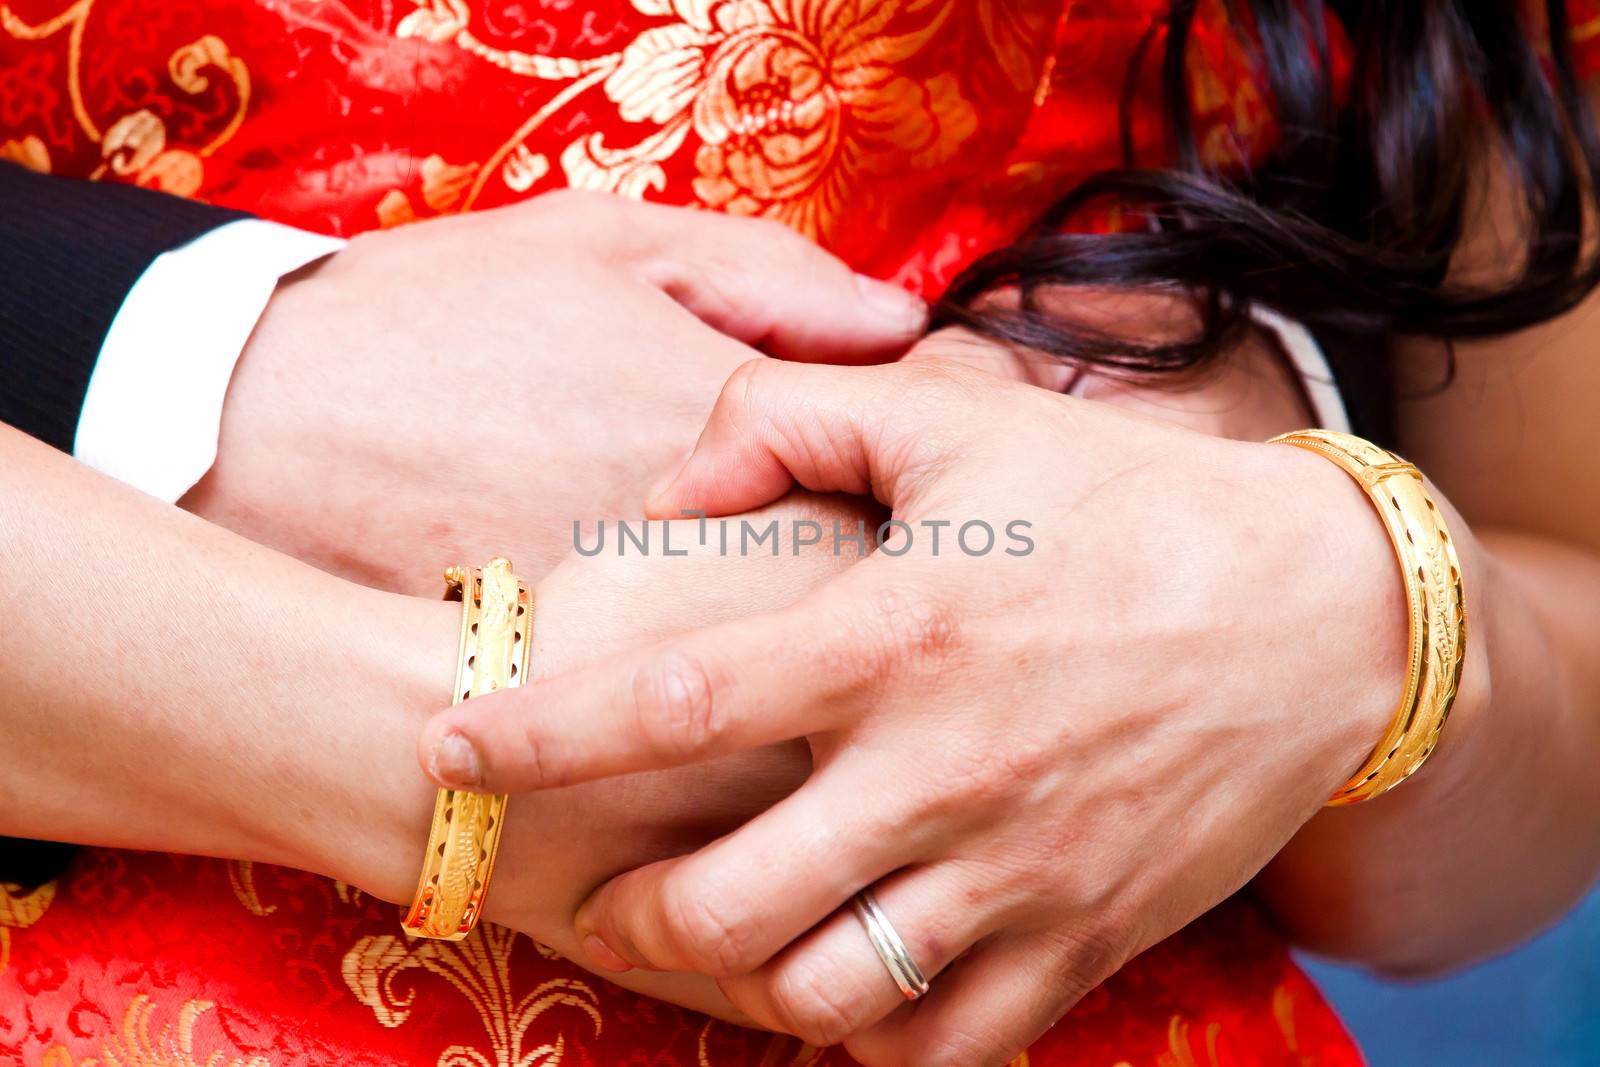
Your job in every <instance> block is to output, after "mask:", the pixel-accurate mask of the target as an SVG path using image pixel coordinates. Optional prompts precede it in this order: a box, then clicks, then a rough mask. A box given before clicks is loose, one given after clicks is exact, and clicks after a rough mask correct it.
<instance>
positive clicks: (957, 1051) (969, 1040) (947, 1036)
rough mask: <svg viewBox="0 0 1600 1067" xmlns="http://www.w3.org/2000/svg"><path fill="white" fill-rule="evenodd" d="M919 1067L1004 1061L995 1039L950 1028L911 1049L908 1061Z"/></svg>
mask: <svg viewBox="0 0 1600 1067" xmlns="http://www.w3.org/2000/svg"><path fill="white" fill-rule="evenodd" d="M904 1062H906V1063H915V1064H918V1065H919V1067H979V1065H981V1064H991V1063H995V1064H997V1063H1004V1062H1005V1057H1003V1056H1001V1055H999V1054H998V1049H997V1046H996V1045H995V1044H994V1042H992V1041H990V1040H988V1039H986V1038H983V1037H981V1036H979V1035H977V1034H973V1033H970V1032H969V1031H967V1030H963V1029H958V1028H954V1027H952V1028H950V1029H943V1030H938V1031H935V1032H934V1033H932V1034H930V1035H929V1036H928V1037H926V1038H925V1039H924V1040H923V1042H922V1044H921V1047H920V1048H918V1049H916V1050H914V1051H911V1054H910V1055H909V1056H908V1058H907V1059H906V1060H905V1061H904Z"/></svg>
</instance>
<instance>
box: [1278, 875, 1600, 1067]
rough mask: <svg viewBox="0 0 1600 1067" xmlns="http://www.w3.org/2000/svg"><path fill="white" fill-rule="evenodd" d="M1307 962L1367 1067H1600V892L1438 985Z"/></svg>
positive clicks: (1442, 980)
mask: <svg viewBox="0 0 1600 1067" xmlns="http://www.w3.org/2000/svg"><path fill="white" fill-rule="evenodd" d="M1302 962H1303V963H1304V964H1305V967H1306V970H1308V971H1309V972H1311V976H1312V977H1313V978H1314V979H1316V981H1317V984H1318V985H1320V986H1321V987H1322V991H1323V993H1324V994H1325V995H1326V996H1327V997H1328V999H1329V1000H1331V1001H1332V1002H1333V1004H1334V1006H1335V1007H1336V1008H1337V1009H1338V1010H1339V1013H1340V1015H1342V1016H1343V1017H1344V1021H1345V1024H1346V1025H1347V1026H1348V1027H1349V1028H1350V1030H1351V1032H1352V1033H1354V1034H1355V1036H1356V1040H1357V1041H1359V1042H1360V1043H1361V1048H1362V1050H1363V1051H1364V1052H1365V1053H1366V1055H1367V1059H1368V1060H1369V1061H1370V1063H1371V1067H1433V1065H1434V1064H1439V1065H1441V1067H1600V891H1597V892H1595V893H1594V894H1592V895H1591V896H1590V897H1589V899H1588V900H1586V901H1585V902H1584V903H1583V904H1582V905H1580V906H1579V907H1578V909H1577V910H1576V911H1575V912H1574V913H1573V914H1572V915H1571V916H1569V917H1568V918H1567V919H1566V921H1565V922H1563V923H1562V924H1561V925H1560V926H1558V927H1556V928H1555V929H1553V930H1551V931H1549V932H1548V933H1546V934H1544V935H1543V936H1541V937H1539V938H1538V939H1537V940H1535V941H1533V942H1532V943H1530V944H1528V945H1526V946H1524V947H1523V948H1521V949H1518V950H1517V951H1515V952H1513V953H1510V954H1509V955H1506V956H1502V957H1500V958H1499V959H1495V960H1492V961H1490V962H1488V963H1486V964H1483V965H1482V966H1479V967H1475V968H1473V969H1471V970H1468V971H1465V972H1462V973H1460V974H1457V975H1454V976H1451V977H1449V978H1445V979H1441V980H1438V981H1432V982H1426V983H1421V984H1416V985H1405V984H1396V983H1391V982H1384V981H1380V980H1377V979H1373V978H1369V977H1367V976H1365V975H1363V974H1360V973H1359V972H1356V971H1352V970H1349V969H1346V968H1343V967H1334V966H1330V965H1328V964H1325V963H1319V962H1317V961H1315V960H1302Z"/></svg>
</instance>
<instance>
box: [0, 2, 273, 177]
mask: <svg viewBox="0 0 1600 1067" xmlns="http://www.w3.org/2000/svg"><path fill="white" fill-rule="evenodd" d="M94 6H95V0H77V3H74V4H71V5H70V6H68V7H66V8H65V9H63V10H62V11H60V12H59V13H57V14H56V15H54V16H52V17H50V18H47V19H44V20H42V21H39V22H33V23H30V22H27V21H25V20H24V19H22V18H21V17H20V16H19V15H17V14H16V12H15V11H13V10H12V7H11V5H9V4H5V3H0V31H3V32H4V33H5V34H7V35H8V36H10V37H12V38H15V39H17V40H19V41H47V40H50V39H52V38H57V37H64V38H65V40H66V58H67V76H66V82H67V86H66V87H67V95H68V98H69V100H70V103H71V111H72V116H73V119H74V121H75V122H76V124H77V126H78V128H79V130H80V131H81V132H82V134H83V135H84V136H85V137H86V138H88V139H89V140H90V141H91V142H94V143H96V144H98V145H99V146H100V149H101V156H102V159H101V163H100V165H99V166H98V167H97V168H96V169H95V170H94V171H93V173H91V174H90V175H88V176H89V177H90V178H95V179H98V178H102V177H106V176H108V175H111V176H115V177H118V178H122V179H125V180H129V181H132V182H133V183H135V184H137V185H142V186H145V187H146V188H151V189H161V190H163V191H165V192H169V193H174V194H176V195H179V196H193V195H194V194H195V193H197V192H199V190H200V186H201V184H202V182H203V181H204V177H205V164H204V162H203V161H204V158H205V157H207V156H209V155H211V154H212V153H214V152H216V151H217V149H219V148H221V147H222V146H223V145H225V144H227V143H228V141H230V140H231V139H232V138H233V136H234V135H235V134H236V133H238V131H239V127H240V126H241V125H242V124H243V123H244V117H245V113H246V111H247V110H248V109H249V107H250V72H249V70H248V68H247V67H246V66H245V64H244V63H243V61H241V60H240V59H238V58H237V57H235V56H233V55H232V54H231V53H230V52H229V50H228V46H227V44H226V43H225V42H224V41H223V40H222V39H221V38H220V37H217V36H214V35H211V34H206V35H204V36H202V37H200V38H199V39H197V40H195V41H193V42H191V43H189V44H187V45H184V46H183V47H181V48H178V49H177V50H175V51H174V52H173V53H172V54H171V56H170V57H169V58H168V60H167V69H166V75H167V78H168V79H169V82H170V84H171V85H172V86H173V87H174V89H175V90H176V91H177V92H178V93H179V94H184V95H190V96H193V95H196V94H199V93H203V92H205V91H206V90H207V89H209V88H210V87H211V78H212V76H213V74H215V73H220V74H222V75H224V76H225V77H226V78H227V80H228V82H229V83H230V84H231V86H232V89H233V94H234V98H235V101H236V102H235V106H234V108H233V109H232V113H231V114H230V115H229V117H228V118H227V120H226V122H225V123H224V124H223V125H222V127H221V128H220V129H219V130H218V131H216V132H215V133H214V134H213V135H212V136H210V137H209V138H208V139H207V140H206V141H205V142H204V143H202V144H199V145H195V146H192V147H183V146H179V145H175V144H170V143H169V134H168V130H167V123H166V121H165V120H164V119H163V118H161V117H160V116H159V115H157V114H156V113H155V112H154V111H152V110H150V109H148V108H139V109H135V110H131V111H128V112H125V113H123V114H121V115H118V116H117V117H116V118H114V119H113V120H112V121H111V122H110V123H109V124H108V125H107V127H106V128H105V129H104V130H102V129H101V127H100V124H99V121H98V120H97V118H96V117H95V116H93V115H92V114H91V113H90V107H89V105H88V103H87V101H86V100H85V96H84V87H83V39H84V33H85V30H86V28H87V26H88V23H89V17H90V15H91V14H92V13H93V11H94ZM0 158H6V159H12V160H14V161H15V162H19V163H22V164H23V165H24V166H28V167H31V168H32V169H34V170H38V171H42V172H45V173H48V172H49V171H50V157H49V153H48V152H47V151H46V150H45V146H44V143H43V142H42V141H40V140H39V139H38V137H36V136H32V137H27V138H23V139H21V140H13V141H8V142H6V143H5V144H4V145H3V146H0Z"/></svg>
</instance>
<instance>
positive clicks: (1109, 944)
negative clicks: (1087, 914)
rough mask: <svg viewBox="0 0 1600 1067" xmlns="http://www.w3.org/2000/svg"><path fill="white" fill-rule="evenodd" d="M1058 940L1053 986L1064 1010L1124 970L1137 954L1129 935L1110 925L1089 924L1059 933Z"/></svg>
mask: <svg viewBox="0 0 1600 1067" xmlns="http://www.w3.org/2000/svg"><path fill="white" fill-rule="evenodd" d="M1055 939H1056V941H1057V946H1058V947H1057V962H1056V965H1055V968H1054V972H1055V974H1054V979H1055V980H1054V982H1053V988H1054V989H1055V991H1056V994H1057V996H1058V998H1059V999H1060V1001H1061V1011H1062V1012H1063V1013H1064V1012H1066V1011H1067V1010H1068V1009H1069V1008H1070V1007H1071V1006H1072V1005H1073V1004H1076V1003H1077V1002H1078V1001H1080V1000H1082V999H1083V997H1084V996H1085V995H1086V994H1088V993H1089V992H1090V991H1091V990H1093V989H1094V988H1095V987H1096V986H1098V985H1099V984H1100V983H1101V982H1104V981H1105V980H1106V979H1107V978H1110V977H1111V976H1112V975H1113V974H1116V973H1117V971H1119V970H1121V969H1122V965H1123V964H1125V963H1127V962H1128V960H1129V959H1130V958H1131V957H1132V955H1133V953H1132V951H1131V950H1130V949H1129V946H1128V941H1127V938H1126V937H1124V936H1123V935H1122V934H1121V933H1120V932H1119V931H1117V930H1115V929H1113V928H1112V927H1110V926H1088V927H1085V928H1083V929H1081V930H1074V931H1069V932H1064V933H1060V934H1057V935H1056V938H1055Z"/></svg>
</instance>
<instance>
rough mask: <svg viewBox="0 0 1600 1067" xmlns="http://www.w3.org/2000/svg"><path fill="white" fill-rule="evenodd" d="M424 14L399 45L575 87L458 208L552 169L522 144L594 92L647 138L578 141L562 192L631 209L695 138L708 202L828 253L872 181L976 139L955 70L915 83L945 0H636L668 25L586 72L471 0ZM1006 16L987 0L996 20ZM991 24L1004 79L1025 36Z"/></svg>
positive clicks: (660, 184)
mask: <svg viewBox="0 0 1600 1067" xmlns="http://www.w3.org/2000/svg"><path fill="white" fill-rule="evenodd" d="M415 2H416V4H417V9H416V10H415V11H413V12H412V13H411V14H409V15H407V16H406V17H405V18H404V19H402V20H400V22H399V24H398V25H397V27H396V33H397V35H399V36H401V37H418V38H423V39H426V40H429V41H435V42H439V41H448V42H451V43H454V44H455V45H456V46H458V47H460V48H462V49H464V50H466V51H468V52H470V53H472V54H473V55H476V56H478V57H479V58H482V59H485V60H487V61H489V62H492V63H495V64H496V65H498V66H501V67H503V68H504V69H506V70H509V71H512V72H514V73H517V74H521V75H524V76H527V77H530V78H536V79H541V80H546V81H565V82H567V84H566V86H565V88H564V90H563V91H562V92H561V93H559V94H557V95H556V96H555V97H554V98H552V99H551V100H549V101H547V102H546V103H545V104H544V105H543V106H542V107H540V108H539V109H537V110H536V111H535V112H534V113H533V114H532V115H531V116H530V117H529V119H528V120H527V121H526V122H524V123H523V125H522V126H521V127H519V128H518V129H517V130H516V132H515V133H514V134H513V135H512V137H511V138H510V139H509V140H508V141H507V142H505V143H504V144H503V145H502V146H501V147H500V149H498V150H497V151H496V152H495V153H494V154H493V155H491V157H490V159H489V160H488V162H487V163H486V164H485V166H484V168H483V170H482V172H481V173H479V174H478V175H476V177H475V178H474V179H473V181H472V184H471V185H470V187H469V188H468V189H467V190H466V191H465V193H464V194H463V195H461V196H460V197H459V202H460V205H461V207H463V208H466V207H470V206H471V205H472V203H473V202H474V201H475V200H476V199H477V198H478V196H479V194H480V193H481V192H482V191H483V184H484V181H485V180H487V177H488V175H489V174H490V173H491V172H496V171H497V172H498V173H499V174H500V177H501V180H502V181H503V182H504V183H505V184H506V185H507V187H509V188H510V189H512V190H514V191H517V192H523V191H526V190H527V189H529V188H531V187H532V185H533V184H534V183H535V182H537V181H538V180H539V179H541V178H542V177H544V175H545V174H546V173H547V172H548V170H549V162H548V159H547V158H546V157H544V156H543V155H542V154H538V153H534V152H532V151H531V150H530V149H528V148H527V146H526V143H525V142H527V140H528V139H529V138H530V137H531V136H532V134H533V133H534V132H535V131H536V130H538V129H539V128H540V127H542V126H543V125H544V124H545V123H546V122H548V121H549V120H550V119H551V118H552V117H553V116H554V115H556V114H557V113H558V112H559V111H561V110H562V109H563V108H566V107H568V106H569V105H571V104H572V103H573V101H575V100H576V99H577V98H578V96H579V95H580V94H582V93H583V92H585V91H586V90H588V89H589V88H591V87H593V86H595V85H599V86H601V88H602V90H603V92H604V94H605V97H606V99H607V100H608V101H609V102H610V104H611V105H613V106H614V108H615V115H616V117H617V118H618V119H620V120H621V121H622V122H624V123H628V124H632V125H642V126H645V127H651V128H653V129H652V131H651V132H649V133H648V134H646V135H645V136H643V137H642V138H641V139H639V140H638V141H636V142H635V143H633V144H630V145H624V146H621V147H618V146H616V145H613V144H608V143H607V141H606V133H605V132H599V131H596V132H589V133H586V134H584V135H582V136H580V137H578V138H576V139H574V140H572V141H571V142H570V143H568V144H567V146H566V147H565V148H564V149H563V150H562V151H561V153H560V163H561V169H562V174H563V176H564V178H565V183H566V184H567V185H568V186H571V187H573V188H581V189H596V190H602V191H607V192H614V193H620V194H622V195H625V196H631V197H635V198H642V197H644V196H645V195H646V194H647V193H650V192H661V191H662V190H664V189H665V188H666V185H667V171H666V164H667V163H668V162H669V161H670V160H672V159H673V157H675V156H676V155H677V154H678V153H679V152H681V151H683V150H685V147H686V146H687V145H688V144H689V143H690V141H691V135H692V138H693V142H694V143H695V145H696V147H695V149H694V160H693V162H694V168H695V175H694V177H693V179H692V182H691V188H692V190H693V194H694V198H695V199H696V200H697V202H698V203H699V204H701V205H702V206H704V207H708V208H714V209H717V210H721V211H725V212H728V213H731V214H736V215H759V216H763V217H766V218H772V219H777V220H779V221H782V222H785V223H787V224H788V225H790V226H791V227H793V228H794V229H796V230H798V231H800V232H801V233H804V234H807V235H808V236H811V237H815V238H819V239H822V240H826V239H827V238H828V237H829V236H830V228H831V226H832V225H833V223H834V222H835V220H837V219H838V218H839V217H840V216H841V214H842V212H841V211H840V207H841V205H842V204H843V202H844V201H845V199H846V198H847V197H850V196H852V195H864V194H866V193H868V192H869V191H870V183H871V182H872V181H873V180H874V179H876V178H882V177H884V176H886V175H890V174H894V173H903V172H905V171H907V170H918V169H929V168H934V167H937V166H939V165H940V164H942V163H944V162H945V161H947V160H948V159H949V158H950V157H951V155H952V154H953V153H954V152H955V151H956V149H957V148H958V147H959V146H961V145H962V144H963V143H964V142H966V141H967V140H968V139H969V138H970V137H971V136H972V135H973V133H974V131H975V130H976V129H977V114H976V111H975V109H974V107H973V105H972V103H971V102H970V101H969V100H968V99H967V98H966V96H965V95H964V94H963V92H962V89H961V86H960V83H959V81H958V79H957V78H956V76H955V75H954V74H953V73H951V72H949V71H943V72H939V73H936V74H932V75H929V76H926V77H921V78H919V77H913V76H911V75H909V74H907V73H906V70H905V68H906V64H907V61H908V60H910V59H911V58H912V57H914V56H916V55H917V54H918V53H919V52H920V51H921V50H922V49H923V48H924V47H925V46H926V45H927V43H928V41H929V40H930V39H931V38H932V37H933V35H934V34H935V33H936V32H937V31H938V30H939V29H940V27H941V26H942V25H943V24H944V22H945V21H946V20H947V19H948V18H949V16H950V13H951V10H952V8H951V5H950V4H948V3H944V2H940V0H871V2H869V0H633V6H634V7H635V8H636V9H637V10H638V12H639V13H640V14H643V15H647V16H653V17H659V18H664V19H668V20H669V21H667V22H665V23H663V24H661V25H657V26H652V27H650V28H647V29H644V30H642V31H641V32H639V33H638V34H637V35H636V36H634V37H633V38H632V39H631V40H630V41H629V42H628V43H627V44H626V45H625V46H624V47H623V48H621V49H620V50H618V51H615V52H612V53H609V54H606V55H602V56H597V57H591V58H588V59H585V60H578V59H575V58H564V57H559V56H544V55H528V54H525V53H520V52H516V51H513V50H509V49H502V48H498V47H495V46H492V45H490V44H487V43H485V42H484V41H483V39H481V38H480V37H479V36H478V35H477V34H476V33H474V32H473V30H472V29H471V22H472V12H471V9H470V8H469V7H468V6H467V4H466V3H465V2H464V0H415ZM997 5H1000V0H986V9H989V10H991V11H993V10H994V9H995V8H996V7H997ZM989 25H990V26H991V28H992V29H993V33H994V40H995V41H996V47H997V48H1001V49H1004V50H1005V54H1006V56H1007V62H1008V66H1010V67H1012V68H1013V69H1015V68H1017V67H1019V66H1020V65H1022V64H1023V63H1024V62H1025V60H1024V59H1023V58H1021V57H1022V56H1023V50H1022V46H1021V44H1020V43H1019V42H1018V41H1017V39H1016V32H1017V28H1018V26H1019V25H1021V23H1019V22H1018V20H1017V19H1016V18H1015V17H1012V16H1008V15H1004V14H998V13H997V14H994V15H993V17H991V19H990V22H989ZM440 162H441V163H442V161H440ZM424 179H425V180H426V179H427V175H426V174H424ZM456 202H457V198H456V197H451V198H450V202H449V206H454V205H455V204H456ZM430 206H432V205H430ZM435 210H441V209H439V208H435ZM380 214H381V215H382V216H383V222H384V223H385V224H386V225H387V224H393V223H396V222H401V221H408V220H409V219H410V218H412V217H415V215H414V212H413V211H412V210H411V205H410V203H409V201H408V202H406V203H405V204H404V205H402V204H401V202H400V201H399V200H396V199H393V198H388V197H386V198H385V201H384V205H383V206H381V207H380Z"/></svg>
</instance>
